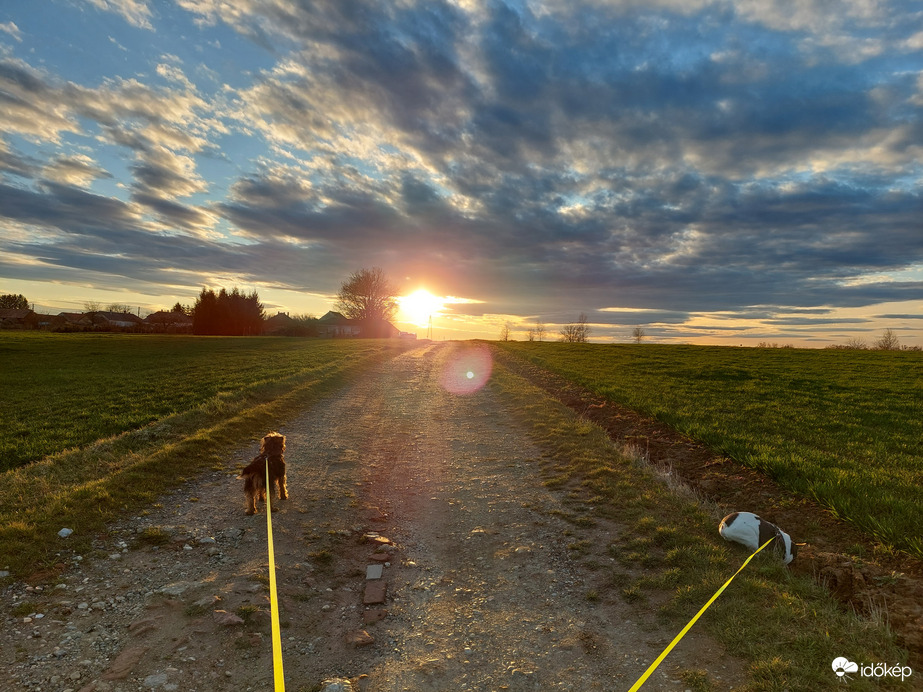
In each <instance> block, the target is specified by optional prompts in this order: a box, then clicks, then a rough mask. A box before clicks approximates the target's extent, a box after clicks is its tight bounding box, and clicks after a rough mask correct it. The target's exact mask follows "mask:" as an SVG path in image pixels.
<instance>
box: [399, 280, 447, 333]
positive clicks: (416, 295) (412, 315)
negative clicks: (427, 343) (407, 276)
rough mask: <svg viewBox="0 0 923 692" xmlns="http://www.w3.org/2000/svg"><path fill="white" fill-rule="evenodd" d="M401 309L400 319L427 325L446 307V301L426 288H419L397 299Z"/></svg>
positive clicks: (422, 325)
mask: <svg viewBox="0 0 923 692" xmlns="http://www.w3.org/2000/svg"><path fill="white" fill-rule="evenodd" d="M397 302H398V303H399V304H400V306H401V309H400V312H399V313H398V320H401V319H403V320H405V321H407V322H410V323H412V324H415V325H416V326H418V327H425V326H427V325H428V324H429V318H430V317H431V316H435V315H438V314H439V311H440V310H442V309H443V308H444V307H445V301H444V299H442V298H439V297H438V296H434V295H433V294H432V293H430V292H429V291H427V290H426V289H425V288H421V289H418V290H416V291H414V292H413V293H411V294H410V295H407V296H401V297H399V298H398V299H397Z"/></svg>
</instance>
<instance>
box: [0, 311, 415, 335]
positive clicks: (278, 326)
mask: <svg viewBox="0 0 923 692" xmlns="http://www.w3.org/2000/svg"><path fill="white" fill-rule="evenodd" d="M196 327H197V325H196V321H195V319H194V315H192V314H189V312H187V311H186V310H176V309H174V310H170V311H167V310H159V311H157V312H153V313H151V314H150V315H147V316H146V317H144V318H142V317H140V316H138V315H135V314H133V313H131V312H127V311H125V312H116V311H111V310H91V311H86V312H60V313H58V314H57V315H46V314H42V313H39V312H35V311H34V310H32V309H31V308H0V329H31V330H45V331H52V332H128V333H151V334H196V333H203V334H204V333H211V334H218V333H222V331H220V330H214V329H209V330H207V331H206V330H205V329H204V328H203V329H196ZM236 333H237V334H239V335H242V336H256V335H266V336H316V337H326V338H343V337H359V338H362V337H366V338H411V339H415V338H416V335H415V334H411V333H408V332H402V331H400V330H399V329H397V328H396V327H395V326H394V325H393V324H391V323H390V322H387V321H386V320H368V321H367V320H356V319H349V318H347V317H345V316H343V315H342V314H341V313H339V312H334V311H330V312H328V313H327V314H325V315H324V316H323V317H320V318H314V317H294V318H293V317H290V316H289V314H288V313H285V312H279V313H277V314H275V315H273V316H272V317H269V318H266V319H262V318H261V319H260V320H259V321H254V322H251V323H250V324H248V325H246V327H245V328H243V329H242V330H239V331H237V332H236Z"/></svg>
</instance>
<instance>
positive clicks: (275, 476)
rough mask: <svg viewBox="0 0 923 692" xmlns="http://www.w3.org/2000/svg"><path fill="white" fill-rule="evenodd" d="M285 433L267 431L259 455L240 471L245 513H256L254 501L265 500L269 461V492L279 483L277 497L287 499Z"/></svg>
mask: <svg viewBox="0 0 923 692" xmlns="http://www.w3.org/2000/svg"><path fill="white" fill-rule="evenodd" d="M283 452H285V435H282V434H280V433H277V432H271V433H268V434H267V435H266V436H265V437H264V438H263V440H262V441H261V442H260V453H259V456H257V457H255V458H254V459H253V461H251V462H250V463H249V464H248V465H247V467H246V468H245V469H244V470H243V471H241V472H240V475H239V476H238V478H239V479H242V480H244V481H245V482H244V493H245V494H246V495H247V514H256V501H257V500H258V499H259V500H263V501H264V502H265V501H266V464H267V462H268V463H269V492H270V493H271V492H272V491H273V488H274V487H275V485H276V483H278V484H279V499H280V500H287V499H288V487H287V486H286V483H285V480H286V479H285V456H284V455H283Z"/></svg>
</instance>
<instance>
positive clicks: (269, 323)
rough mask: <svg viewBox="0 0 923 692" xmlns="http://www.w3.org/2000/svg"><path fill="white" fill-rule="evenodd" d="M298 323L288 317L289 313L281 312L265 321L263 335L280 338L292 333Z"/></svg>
mask: <svg viewBox="0 0 923 692" xmlns="http://www.w3.org/2000/svg"><path fill="white" fill-rule="evenodd" d="M297 325H298V323H297V322H296V321H295V320H293V319H292V318H291V317H289V316H288V313H287V312H279V313H276V314H275V315H273V316H272V317H270V318H269V319H268V320H264V321H263V334H270V335H276V336H279V335H281V334H289V333H291V332H292V331H293V330H294V329H295V327H296V326H297Z"/></svg>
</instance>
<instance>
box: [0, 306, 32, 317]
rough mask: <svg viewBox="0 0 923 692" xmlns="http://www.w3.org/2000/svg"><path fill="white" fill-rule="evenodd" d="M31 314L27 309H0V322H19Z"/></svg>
mask: <svg viewBox="0 0 923 692" xmlns="http://www.w3.org/2000/svg"><path fill="white" fill-rule="evenodd" d="M31 312H32V311H31V310H30V309H29V308H0V320H21V319H23V318H25V317H28V316H29V314H30V313H31Z"/></svg>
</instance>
